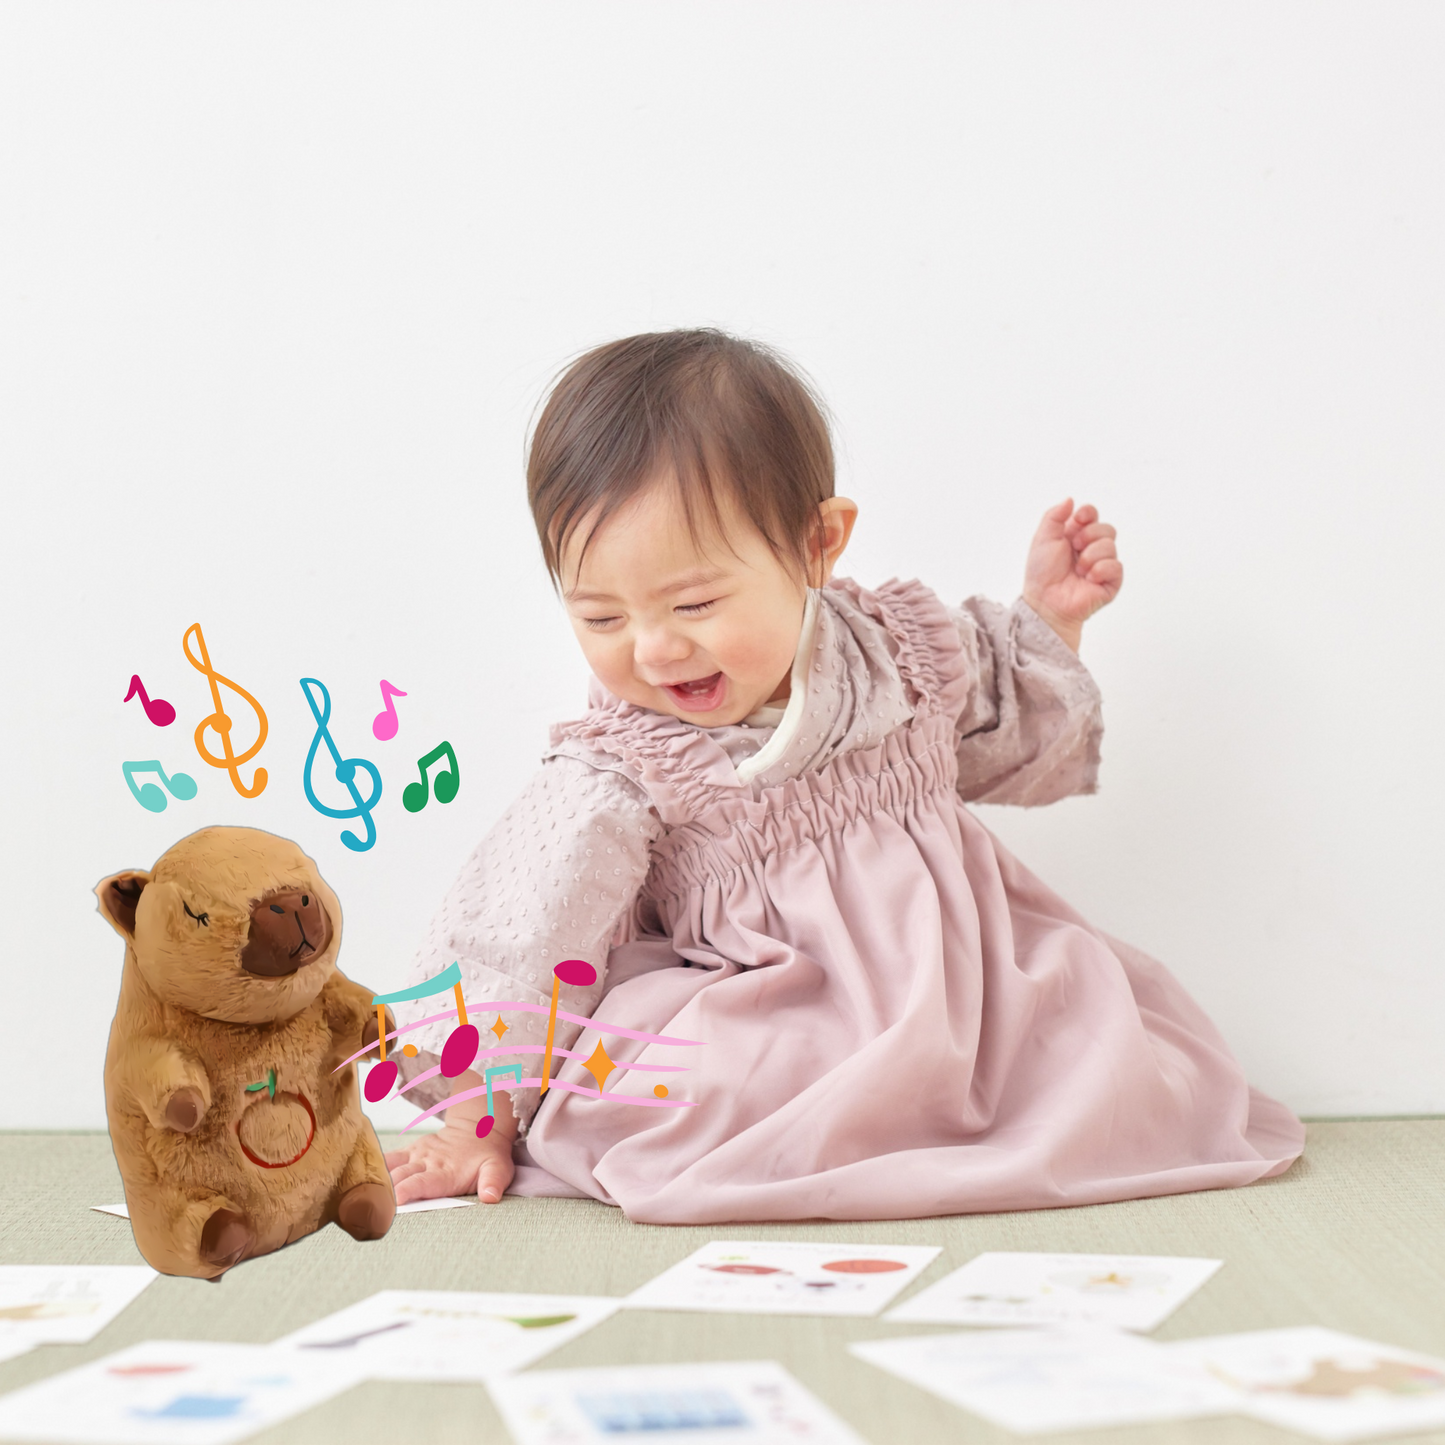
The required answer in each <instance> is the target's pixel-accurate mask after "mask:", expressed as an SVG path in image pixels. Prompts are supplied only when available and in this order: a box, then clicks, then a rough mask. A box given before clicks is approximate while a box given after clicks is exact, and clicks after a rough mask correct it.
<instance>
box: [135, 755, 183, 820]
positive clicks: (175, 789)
mask: <svg viewBox="0 0 1445 1445" xmlns="http://www.w3.org/2000/svg"><path fill="white" fill-rule="evenodd" d="M120 770H121V772H122V773H124V774H125V785H126V787H128V788H129V789H130V790H131V792H132V793H133V794H134V795H135V800H136V802H137V803H139V804H140V805H141V807H142V808H145V809H147V810H148V811H150V812H152V813H164V812H165V810H166V795H165V794H164V793H163V792H161V790H160V789H159V788H158V787H156V785H155V784H154V783H142V784H141V786H140V787H136V785H135V778H134V777H133V776H132V774H133V773H136V772H150V771H155V772H157V773H159V774H160V777H161V782H163V783H164V784H165V785H166V787H167V788H169V789H170V791H171V796H172V797H173V798H179V799H180V800H181V802H183V803H188V802H190V800H191V799H192V798H194V797H195V796H196V780H195V779H194V778H193V777H191V776H190V775H189V774H187V773H172V774H171V776H170V777H166V773H165V769H164V768H162V767H161V765H160V764H159V763H158V762H157V761H156V760H155V759H154V758H152V759H151V760H150V762H148V763H122V764H121V765H120Z"/></svg>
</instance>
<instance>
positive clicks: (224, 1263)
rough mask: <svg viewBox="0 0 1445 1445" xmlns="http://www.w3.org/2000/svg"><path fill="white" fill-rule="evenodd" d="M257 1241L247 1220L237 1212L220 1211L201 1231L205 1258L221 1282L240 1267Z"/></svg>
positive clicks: (229, 1210) (203, 1256) (230, 1210)
mask: <svg viewBox="0 0 1445 1445" xmlns="http://www.w3.org/2000/svg"><path fill="white" fill-rule="evenodd" d="M255 1242H256V1235H255V1232H254V1231H253V1230H252V1228H251V1226H250V1224H249V1223H247V1221H246V1217H245V1216H244V1215H242V1214H237V1213H236V1211H235V1210H234V1209H218V1210H217V1211H216V1212H215V1213H214V1214H213V1215H212V1216H211V1217H210V1218H209V1219H208V1220H207V1221H206V1225H205V1228H204V1229H202V1230H201V1259H202V1261H203V1262H204V1263H206V1264H209V1265H212V1266H213V1267H214V1268H215V1271H216V1272H215V1274H214V1275H212V1276H211V1278H212V1279H219V1278H220V1277H221V1276H222V1275H223V1274H224V1273H225V1272H226V1271H227V1270H228V1269H230V1268H231V1266H232V1265H236V1264H240V1262H241V1261H242V1260H243V1259H245V1258H246V1256H247V1255H248V1254H249V1253H250V1252H251V1246H252V1245H253V1244H255Z"/></svg>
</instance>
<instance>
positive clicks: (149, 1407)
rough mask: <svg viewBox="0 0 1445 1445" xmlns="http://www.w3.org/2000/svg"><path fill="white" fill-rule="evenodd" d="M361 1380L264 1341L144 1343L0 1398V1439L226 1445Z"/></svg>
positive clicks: (80, 1444) (72, 1444) (78, 1444)
mask: <svg viewBox="0 0 1445 1445" xmlns="http://www.w3.org/2000/svg"><path fill="white" fill-rule="evenodd" d="M359 1378H360V1374H359V1372H357V1371H356V1370H354V1369H350V1368H347V1367H346V1366H343V1365H340V1364H338V1363H336V1362H333V1361H324V1362H314V1361H308V1362H307V1363H306V1366H305V1368H304V1369H302V1368H298V1367H297V1361H296V1358H295V1356H294V1355H289V1354H286V1353H285V1352H282V1351H278V1350H275V1349H273V1348H272V1347H271V1346H269V1345H224V1344H213V1343H210V1342H202V1341H197V1340H185V1341H181V1340H147V1341H146V1343H145V1344H143V1345H133V1346H132V1347H131V1348H130V1349H128V1350H121V1351H119V1353H117V1354H114V1355H107V1356H105V1358H104V1359H100V1360H93V1361H91V1363H90V1364H88V1365H81V1366H80V1367H79V1368H78V1369H75V1370H66V1371H64V1372H63V1373H61V1374H59V1375H52V1376H51V1377H50V1378H49V1379H48V1380H41V1381H40V1382H39V1383H38V1384H35V1385H28V1386H26V1387H25V1388H24V1389H23V1390H16V1391H15V1392H14V1393H13V1394H9V1395H5V1396H3V1397H0V1440H28V1441H35V1440H46V1441H51V1440H53V1441H65V1442H67V1445H229V1442H230V1441H232V1440H242V1439H244V1438H245V1437H246V1436H247V1435H253V1434H255V1432H256V1431H257V1430H262V1429H264V1428H265V1427H266V1426H268V1425H274V1424H276V1423H277V1422H278V1421H281V1420H285V1419H287V1418H288V1417H289V1416H291V1415H295V1414H299V1413H300V1412H301V1411H302V1410H309V1409H310V1408H311V1407H312V1406H313V1405H319V1404H320V1403H321V1402H322V1401H323V1400H327V1399H329V1398H330V1397H331V1396H332V1395H337V1394H340V1393H341V1391H343V1390H346V1389H349V1388H350V1387H351V1386H352V1385H353V1384H355V1383H356V1382H357V1380H358V1379H359Z"/></svg>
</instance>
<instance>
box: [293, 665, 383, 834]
mask: <svg viewBox="0 0 1445 1445" xmlns="http://www.w3.org/2000/svg"><path fill="white" fill-rule="evenodd" d="M313 687H314V688H316V689H317V691H318V692H320V694H321V704H320V706H317V702H316V699H315V697H313V696H312V693H311V689H312V688H313ZM301 691H302V692H304V693H305V694H306V703H307V706H308V707H310V709H311V716H312V717H314V718H315V719H316V736H315V737H314V738H312V739H311V751H310V752H309V753H307V754H306V766H305V767H304V768H303V769H302V770H301V784H302V786H303V787H304V788H305V789H306V801H307V802H309V803H310V804H311V806H312V807H313V808H315V809H316V811H317V812H318V813H325V814H326V816H327V817H328V818H360V819H361V821H362V822H363V823H365V824H366V837H365V838H364V839H363V838H358V837H357V836H356V834H355V833H348V832H346V831H345V830H344V829H343V830H342V834H341V841H342V842H343V843H344V844H345V845H346V846H347V847H348V848H350V849H351V851H352V852H353V853H365V852H366V850H367V849H368V848H370V847H371V845H372V844H373V843H375V842H376V825H375V824H374V823H373V822H372V821H371V810H372V809H373V808H374V807H376V805H377V804H378V803H379V802H380V801H381V774H380V773H379V772H377V770H376V765H375V764H374V763H370V762H368V761H367V760H366V759H365V758H346V759H344V760H343V758H342V756H341V754H340V753H339V752H338V751H337V750H336V744H335V743H334V742H332V740H331V734H330V733H329V732H327V731H326V724H327V723H329V722H330V721H331V694H330V693H329V692H327V691H326V684H325V683H323V682H320V681H318V680H317V679H316V678H314V677H303V678H302V679H301ZM323 742H324V743H325V744H326V746H327V748H328V749H329V751H330V753H331V761H332V762H333V763H335V764H336V780H337V781H338V782H339V783H341V784H342V785H343V786H344V787H345V788H346V791H347V792H348V793H350V794H351V800H352V802H354V803H355V804H356V806H355V807H354V808H328V807H327V806H326V804H325V803H323V802H322V801H321V799H320V798H318V797H317V796H316V790H315V789H314V788H313V787H312V786H311V768H312V764H314V763H315V761H316V750H317V748H319V747H320V746H321V744H322V743H323ZM358 768H363V769H365V771H366V772H368V773H370V774H371V781H372V785H373V787H374V791H373V792H372V795H371V796H370V797H369V798H368V799H367V800H366V801H365V802H362V800H361V791H360V789H359V788H357V786H356V770H357V769H358Z"/></svg>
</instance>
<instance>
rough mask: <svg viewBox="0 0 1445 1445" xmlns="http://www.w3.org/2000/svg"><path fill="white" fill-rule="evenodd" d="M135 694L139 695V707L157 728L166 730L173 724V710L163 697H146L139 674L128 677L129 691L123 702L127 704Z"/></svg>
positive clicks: (134, 673)
mask: <svg viewBox="0 0 1445 1445" xmlns="http://www.w3.org/2000/svg"><path fill="white" fill-rule="evenodd" d="M136 693H139V694H140V705H141V706H142V707H143V708H144V709H145V710H146V716H147V717H148V718H149V719H150V720H151V721H152V722H153V723H154V724H155V725H156V726H157V727H158V728H168V727H170V725H171V724H172V723H173V722H175V720H176V710H175V708H173V707H172V706H171V705H170V703H168V702H167V701H166V700H165V698H163V697H147V696H146V690H145V684H144V683H143V682H142V681H141V680H140V673H138V672H133V673H131V675H130V691H129V692H128V693H126V695H125V697H124V699H123V701H125V702H129V701H130V700H131V698H133V697H134V696H135V695H136Z"/></svg>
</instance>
